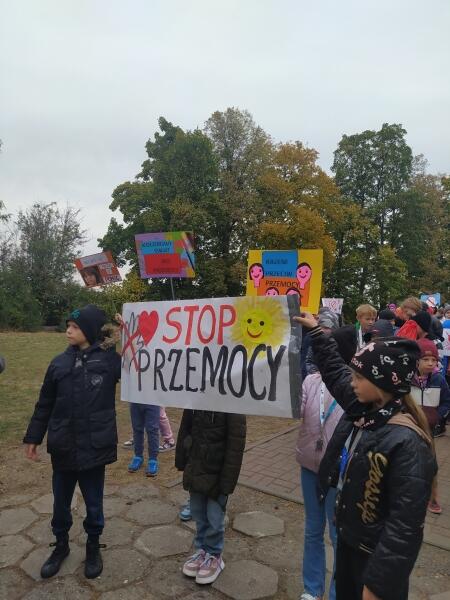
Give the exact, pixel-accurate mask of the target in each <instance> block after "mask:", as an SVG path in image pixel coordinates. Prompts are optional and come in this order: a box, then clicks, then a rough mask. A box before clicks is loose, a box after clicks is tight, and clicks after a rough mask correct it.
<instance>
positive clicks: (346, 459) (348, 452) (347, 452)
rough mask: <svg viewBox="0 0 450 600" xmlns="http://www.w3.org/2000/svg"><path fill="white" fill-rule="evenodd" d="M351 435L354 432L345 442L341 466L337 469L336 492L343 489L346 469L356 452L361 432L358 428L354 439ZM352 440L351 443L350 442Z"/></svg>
mask: <svg viewBox="0 0 450 600" xmlns="http://www.w3.org/2000/svg"><path fill="white" fill-rule="evenodd" d="M353 433H354V430H353V431H352V432H351V434H350V435H349V436H348V438H347V440H346V442H345V446H344V448H343V450H342V458H341V465H340V468H339V481H338V485H337V489H338V491H341V490H342V488H343V487H344V483H345V480H346V478H347V471H348V467H349V466H350V462H351V460H352V458H353V454H354V452H355V450H356V447H357V445H358V444H359V441H360V439H361V436H362V433H363V430H362V428H361V427H360V428H359V429H358V432H357V434H356V435H355V437H354V438H353ZM352 438H353V442H352Z"/></svg>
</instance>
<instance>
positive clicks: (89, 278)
mask: <svg viewBox="0 0 450 600" xmlns="http://www.w3.org/2000/svg"><path fill="white" fill-rule="evenodd" d="M74 264H75V266H76V268H77V269H78V272H79V274H80V275H81V277H82V278H83V281H84V284H85V285H86V287H96V286H97V285H106V284H107V283H116V282H118V281H122V277H121V276H120V273H119V269H118V268H117V266H116V263H115V262H114V259H113V257H112V255H111V252H110V251H109V250H107V251H106V252H99V253H98V254H90V255H89V256H82V257H80V258H77V259H76V260H75V261H74Z"/></svg>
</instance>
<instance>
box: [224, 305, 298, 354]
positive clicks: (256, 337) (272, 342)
mask: <svg viewBox="0 0 450 600" xmlns="http://www.w3.org/2000/svg"><path fill="white" fill-rule="evenodd" d="M235 309H236V322H235V324H234V325H233V328H232V330H231V339H232V340H233V342H235V343H236V344H242V345H243V346H245V348H246V349H247V350H248V351H249V352H251V351H252V350H253V349H254V348H255V347H256V346H258V344H266V346H272V347H274V346H279V345H280V344H281V343H282V341H283V338H284V336H285V333H286V329H287V326H288V324H287V322H286V317H285V315H284V314H283V307H282V304H281V302H280V301H279V300H276V299H275V298H270V297H252V296H248V297H246V298H242V299H239V300H237V301H236V303H235Z"/></svg>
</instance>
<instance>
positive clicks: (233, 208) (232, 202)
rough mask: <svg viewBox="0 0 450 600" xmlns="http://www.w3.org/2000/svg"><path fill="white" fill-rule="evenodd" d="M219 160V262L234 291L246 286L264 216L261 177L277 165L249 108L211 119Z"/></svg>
mask: <svg viewBox="0 0 450 600" xmlns="http://www.w3.org/2000/svg"><path fill="white" fill-rule="evenodd" d="M205 132H206V134H207V135H208V137H209V138H210V139H211V141H212V144H213V149H214V155H215V157H216V159H217V163H218V165H219V178H218V186H217V198H216V199H215V201H214V203H212V204H211V205H210V206H209V207H208V208H209V214H210V216H211V226H212V227H211V241H212V248H211V249H212V256H211V258H214V266H212V264H211V265H210V267H211V268H212V270H213V272H215V273H216V276H219V277H220V278H221V279H222V285H223V287H224V289H225V290H226V293H227V294H228V295H232V296H238V295H240V294H241V293H242V291H243V283H244V280H245V273H246V264H247V251H248V248H249V242H251V240H252V239H254V238H255V235H256V234H257V229H258V226H259V224H260V223H261V221H262V220H263V219H264V210H262V207H261V204H260V198H259V196H258V193H257V192H258V185H259V181H260V179H261V177H262V176H263V175H264V173H265V172H266V170H267V168H269V167H270V166H271V164H272V158H273V146H272V142H271V139H270V137H269V136H268V135H267V133H265V131H264V130H263V129H262V128H261V127H260V126H258V125H257V124H256V123H255V122H254V120H253V117H252V116H251V114H250V113H249V112H248V111H245V110H244V111H242V110H239V109H238V108H228V109H227V110H225V111H224V112H219V111H216V112H214V113H213V114H212V115H211V117H210V118H209V119H208V120H207V121H206V124H205Z"/></svg>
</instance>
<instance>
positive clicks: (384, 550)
mask: <svg viewBox="0 0 450 600" xmlns="http://www.w3.org/2000/svg"><path fill="white" fill-rule="evenodd" d="M295 319H296V320H297V321H298V322H300V323H301V324H302V325H303V326H304V327H308V328H309V329H310V337H311V344H312V348H313V351H314V355H315V359H316V361H317V364H318V365H319V369H320V372H321V375H322V378H323V380H324V383H325V385H326V386H327V388H328V389H329V390H330V392H331V394H332V395H333V396H334V398H335V399H336V401H337V402H338V403H339V404H340V405H341V406H342V408H343V409H344V410H345V412H346V414H345V415H344V416H343V417H342V419H341V421H340V422H339V424H338V426H337V427H336V429H335V432H334V434H333V436H332V438H331V440H330V443H329V444H328V447H327V450H326V453H325V455H324V457H323V459H322V462H321V465H320V470H319V488H320V490H319V494H320V497H324V496H325V495H326V493H327V490H328V488H329V487H330V486H334V487H337V489H338V499H337V503H336V527H337V533H338V543H337V557H336V598H337V600H406V599H407V598H408V579H409V575H410V573H411V571H412V568H413V566H414V563H415V561H416V559H417V555H418V553H419V549H420V546H421V544H422V539H423V526H424V521H425V515H426V510H427V504H428V500H429V498H430V493H431V487H432V482H433V478H434V477H435V475H436V472H437V465H436V459H435V456H434V451H433V449H432V440H431V436H430V432H429V429H428V425H427V422H426V419H425V416H424V414H423V412H422V411H421V410H420V408H419V407H417V406H416V405H415V404H414V401H413V400H412V398H411V396H410V394H409V391H410V383H411V379H412V377H413V375H414V372H415V368H416V364H417V360H418V358H419V355H420V354H419V348H418V346H417V344H416V342H414V341H412V340H407V339H401V338H384V339H380V340H377V341H375V342H370V343H369V344H367V345H366V346H365V347H364V348H362V349H361V350H360V351H359V352H357V353H356V354H355V356H354V357H353V358H352V360H351V362H350V368H349V367H348V366H347V365H346V364H345V362H344V361H343V359H342V358H341V356H340V354H339V352H338V351H337V347H336V342H335V341H334V340H333V339H332V338H331V337H327V336H325V335H324V334H323V333H322V332H321V330H320V328H319V327H317V324H316V321H315V319H314V317H312V315H309V314H305V313H304V314H303V315H302V317H296V318H295Z"/></svg>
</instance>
